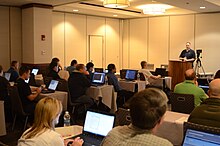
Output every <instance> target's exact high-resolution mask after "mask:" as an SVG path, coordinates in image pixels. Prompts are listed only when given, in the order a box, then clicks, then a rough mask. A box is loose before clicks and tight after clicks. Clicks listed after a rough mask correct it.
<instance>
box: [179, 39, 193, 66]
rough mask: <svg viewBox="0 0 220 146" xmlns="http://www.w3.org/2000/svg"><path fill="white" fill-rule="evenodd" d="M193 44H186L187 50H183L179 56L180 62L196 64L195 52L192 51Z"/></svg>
mask: <svg viewBox="0 0 220 146" xmlns="http://www.w3.org/2000/svg"><path fill="white" fill-rule="evenodd" d="M190 46H191V43H190V42H186V49H185V50H183V51H182V52H181V54H180V56H179V58H180V60H183V61H190V62H194V60H195V58H196V57H195V56H196V55H195V52H194V50H192V49H191V47H190Z"/></svg>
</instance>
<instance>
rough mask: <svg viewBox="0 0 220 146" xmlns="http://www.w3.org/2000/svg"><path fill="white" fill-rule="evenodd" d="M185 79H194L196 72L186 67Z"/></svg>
mask: <svg viewBox="0 0 220 146" xmlns="http://www.w3.org/2000/svg"><path fill="white" fill-rule="evenodd" d="M185 79H186V80H196V73H195V71H194V70H193V69H188V70H186V72H185Z"/></svg>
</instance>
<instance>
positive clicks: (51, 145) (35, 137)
mask: <svg viewBox="0 0 220 146" xmlns="http://www.w3.org/2000/svg"><path fill="white" fill-rule="evenodd" d="M61 112H62V104H61V103H60V101H58V100H57V99H55V98H51V97H45V98H44V99H41V100H40V101H39V102H38V103H37V105H36V110H35V117H34V123H33V126H32V127H31V128H29V129H28V130H26V131H25V132H24V133H23V135H22V136H21V138H20V139H19V140H18V146H30V145H32V146H33V145H36V146H64V145H67V143H68V142H69V141H72V142H73V143H72V144H71V146H82V144H83V140H82V139H80V138H76V139H74V140H70V139H69V140H65V141H64V140H63V138H62V136H61V135H60V134H58V133H57V132H55V130H54V128H55V125H56V124H58V122H59V117H60V114H61Z"/></svg>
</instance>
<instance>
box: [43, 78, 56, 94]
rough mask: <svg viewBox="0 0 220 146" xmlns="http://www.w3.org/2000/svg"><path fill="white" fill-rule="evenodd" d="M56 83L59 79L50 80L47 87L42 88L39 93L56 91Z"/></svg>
mask: <svg viewBox="0 0 220 146" xmlns="http://www.w3.org/2000/svg"><path fill="white" fill-rule="evenodd" d="M58 83H59V81H57V80H51V81H50V84H49V86H48V89H44V90H42V91H41V93H43V94H47V93H54V92H55V91H56V88H57V85H58Z"/></svg>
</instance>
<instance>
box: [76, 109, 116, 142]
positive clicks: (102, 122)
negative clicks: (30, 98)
mask: <svg viewBox="0 0 220 146" xmlns="http://www.w3.org/2000/svg"><path fill="white" fill-rule="evenodd" d="M114 121H115V116H114V114H110V113H102V112H97V111H92V110H88V111H87V113H86V119H85V123H84V126H83V132H82V134H80V135H77V136H74V137H80V138H82V139H83V140H84V144H83V146H91V145H93V146H99V145H100V144H101V142H102V140H103V138H104V137H105V136H106V135H107V134H108V132H109V131H110V130H112V128H113V126H114Z"/></svg>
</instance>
